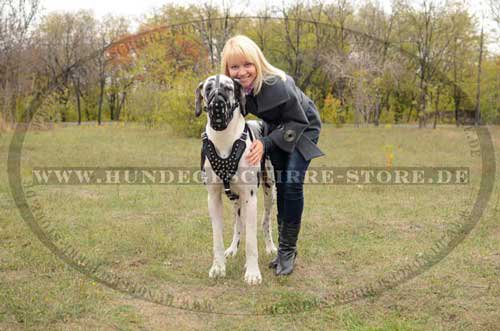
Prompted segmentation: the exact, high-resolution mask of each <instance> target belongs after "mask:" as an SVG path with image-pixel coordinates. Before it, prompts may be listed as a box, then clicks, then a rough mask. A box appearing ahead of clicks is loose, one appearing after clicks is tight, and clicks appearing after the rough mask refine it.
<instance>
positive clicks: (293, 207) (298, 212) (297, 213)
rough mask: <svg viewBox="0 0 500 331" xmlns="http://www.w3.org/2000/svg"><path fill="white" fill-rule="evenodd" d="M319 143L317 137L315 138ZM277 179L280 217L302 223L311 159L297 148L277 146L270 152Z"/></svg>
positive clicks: (286, 220) (286, 221) (285, 220)
mask: <svg viewBox="0 0 500 331" xmlns="http://www.w3.org/2000/svg"><path fill="white" fill-rule="evenodd" d="M314 142H315V143H317V139H314ZM270 158H271V163H272V164H273V167H274V177H275V179H276V191H277V204H278V218H280V219H282V220H283V221H284V222H285V224H287V223H296V224H297V223H300V222H301V220H302V211H303V210H304V189H303V187H304V177H305V175H306V171H307V168H308V167H309V163H311V161H310V160H309V161H306V160H305V159H304V157H303V156H302V154H300V152H299V151H298V150H297V149H295V150H294V151H293V152H292V153H287V152H285V151H283V150H281V149H280V148H278V147H276V148H275V149H274V150H273V151H272V152H271V153H270Z"/></svg>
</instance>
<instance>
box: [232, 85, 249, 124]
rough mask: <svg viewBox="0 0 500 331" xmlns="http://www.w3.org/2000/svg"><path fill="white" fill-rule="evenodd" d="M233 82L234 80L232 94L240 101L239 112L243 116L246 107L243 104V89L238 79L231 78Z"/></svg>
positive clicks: (244, 98)
mask: <svg viewBox="0 0 500 331" xmlns="http://www.w3.org/2000/svg"><path fill="white" fill-rule="evenodd" d="M233 82H234V95H235V96H236V99H237V100H238V102H239V103H240V113H241V115H243V116H247V109H246V106H245V103H246V96H245V90H244V89H243V86H242V85H241V83H240V81H239V80H238V79H233Z"/></svg>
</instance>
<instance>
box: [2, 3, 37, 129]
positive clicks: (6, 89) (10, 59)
mask: <svg viewBox="0 0 500 331" xmlns="http://www.w3.org/2000/svg"><path fill="white" fill-rule="evenodd" d="M39 11H40V8H39V0H0V111H1V114H0V129H1V126H3V125H4V124H3V123H7V125H10V126H13V125H14V123H15V122H16V117H17V114H16V112H17V109H18V106H19V103H20V101H21V98H22V97H24V96H27V95H28V94H30V93H31V86H32V84H30V81H31V80H32V72H33V66H34V65H35V62H36V61H35V59H36V57H35V56H34V52H33V45H34V44H33V39H32V30H33V26H34V24H35V22H36V19H37V17H38V14H39Z"/></svg>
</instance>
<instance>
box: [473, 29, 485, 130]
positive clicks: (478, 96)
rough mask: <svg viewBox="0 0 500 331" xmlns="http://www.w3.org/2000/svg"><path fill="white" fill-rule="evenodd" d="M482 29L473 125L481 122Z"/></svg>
mask: <svg viewBox="0 0 500 331" xmlns="http://www.w3.org/2000/svg"><path fill="white" fill-rule="evenodd" d="M483 35H484V33H483V29H482V28H481V39H480V41H479V61H478V64H477V93H476V118H475V121H474V123H475V125H476V126H478V125H479V124H480V122H481V62H482V60H483Z"/></svg>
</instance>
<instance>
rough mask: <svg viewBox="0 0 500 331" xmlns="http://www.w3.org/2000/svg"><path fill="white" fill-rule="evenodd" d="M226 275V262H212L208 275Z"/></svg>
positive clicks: (214, 276) (212, 276)
mask: <svg viewBox="0 0 500 331" xmlns="http://www.w3.org/2000/svg"><path fill="white" fill-rule="evenodd" d="M225 276H226V266H225V265H224V264H219V263H215V262H214V264H212V268H210V271H209V272H208V277H210V278H216V277H225Z"/></svg>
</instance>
